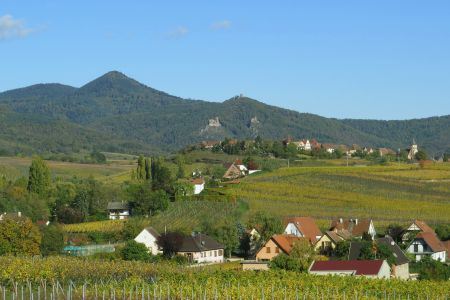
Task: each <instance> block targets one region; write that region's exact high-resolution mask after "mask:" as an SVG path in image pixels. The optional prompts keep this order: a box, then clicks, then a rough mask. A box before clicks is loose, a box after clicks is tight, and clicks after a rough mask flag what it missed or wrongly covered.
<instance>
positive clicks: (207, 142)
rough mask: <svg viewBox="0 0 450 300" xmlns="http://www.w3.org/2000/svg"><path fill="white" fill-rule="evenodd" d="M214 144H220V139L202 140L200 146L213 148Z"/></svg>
mask: <svg viewBox="0 0 450 300" xmlns="http://www.w3.org/2000/svg"><path fill="white" fill-rule="evenodd" d="M216 145H220V141H203V142H201V144H200V146H201V147H202V148H203V149H209V150H210V149H212V148H214V146H216Z"/></svg>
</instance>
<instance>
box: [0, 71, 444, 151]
mask: <svg viewBox="0 0 450 300" xmlns="http://www.w3.org/2000/svg"><path fill="white" fill-rule="evenodd" d="M0 124H1V126H0V154H1V153H11V154H13V153H18V152H24V153H36V152H45V151H54V152H72V151H78V150H81V149H87V150H92V149H93V148H96V149H98V150H103V151H118V152H132V153H151V152H154V151H157V150H163V151H168V150H177V149H179V148H181V147H183V146H185V145H187V144H191V143H195V142H199V141H202V140H210V139H223V138H225V137H236V138H240V139H243V138H252V137H255V136H257V135H260V136H261V137H263V138H265V139H282V138H285V137H286V136H291V137H293V138H303V137H307V138H313V137H314V138H317V139H318V140H319V141H321V142H325V143H340V144H359V145H362V146H372V147H391V148H394V149H396V148H399V147H400V148H405V147H407V146H408V145H409V144H410V142H411V140H412V139H413V138H415V139H416V141H417V142H418V143H419V146H420V147H422V148H425V149H427V150H428V151H429V152H430V154H432V153H436V152H438V151H441V152H442V151H445V150H450V116H444V117H433V118H427V119H415V120H407V121H375V120H338V119H330V118H324V117H320V116H318V115H313V114H307V113H298V112H295V111H292V110H287V109H282V108H278V107H274V106H270V105H266V104H264V103H261V102H258V101H256V100H253V99H249V98H246V97H233V98H231V99H229V100H227V101H225V102H223V103H218V102H206V101H199V100H187V99H182V98H179V97H175V96H172V95H169V94H167V93H164V92H161V91H158V90H155V89H153V88H150V87H147V86H145V85H143V84H141V83H139V82H137V81H136V80H133V79H131V78H128V77H127V76H125V75H124V74H122V73H119V72H116V71H113V72H109V73H107V74H105V75H103V76H101V77H99V78H97V79H95V80H93V81H91V82H89V83H88V84H86V85H84V86H82V87H80V88H75V87H71V86H66V85H61V84H38V85H33V86H30V87H26V88H21V89H16V90H11V91H6V92H3V93H0Z"/></svg>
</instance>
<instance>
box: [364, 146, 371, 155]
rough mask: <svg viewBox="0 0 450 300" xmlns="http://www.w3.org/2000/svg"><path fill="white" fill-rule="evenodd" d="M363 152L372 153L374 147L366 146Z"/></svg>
mask: <svg viewBox="0 0 450 300" xmlns="http://www.w3.org/2000/svg"><path fill="white" fill-rule="evenodd" d="M363 152H364V153H367V154H372V153H373V149H372V148H367V147H364V149H363Z"/></svg>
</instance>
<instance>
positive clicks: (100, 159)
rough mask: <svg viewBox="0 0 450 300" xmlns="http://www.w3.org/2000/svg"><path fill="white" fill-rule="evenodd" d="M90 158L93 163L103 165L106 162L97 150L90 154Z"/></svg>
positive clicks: (104, 157)
mask: <svg viewBox="0 0 450 300" xmlns="http://www.w3.org/2000/svg"><path fill="white" fill-rule="evenodd" d="M91 158H92V160H93V161H94V162H97V163H105V162H106V156H105V155H104V154H103V153H101V152H99V151H97V150H94V151H92V152H91Z"/></svg>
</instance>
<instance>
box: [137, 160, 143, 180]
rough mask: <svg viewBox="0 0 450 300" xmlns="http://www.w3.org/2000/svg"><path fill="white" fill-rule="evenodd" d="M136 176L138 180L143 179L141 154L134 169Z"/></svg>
mask: <svg viewBox="0 0 450 300" xmlns="http://www.w3.org/2000/svg"><path fill="white" fill-rule="evenodd" d="M136 178H137V179H138V180H144V179H145V160H144V157H143V156H142V155H139V158H138V165H137V169H136Z"/></svg>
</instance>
